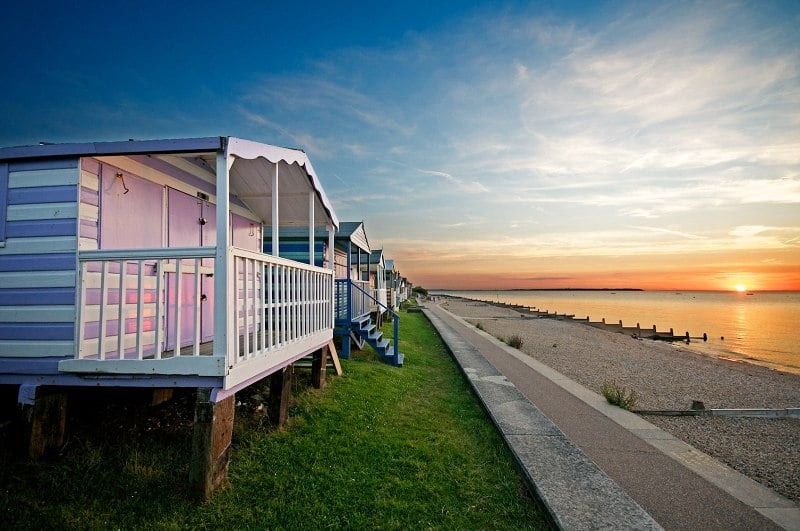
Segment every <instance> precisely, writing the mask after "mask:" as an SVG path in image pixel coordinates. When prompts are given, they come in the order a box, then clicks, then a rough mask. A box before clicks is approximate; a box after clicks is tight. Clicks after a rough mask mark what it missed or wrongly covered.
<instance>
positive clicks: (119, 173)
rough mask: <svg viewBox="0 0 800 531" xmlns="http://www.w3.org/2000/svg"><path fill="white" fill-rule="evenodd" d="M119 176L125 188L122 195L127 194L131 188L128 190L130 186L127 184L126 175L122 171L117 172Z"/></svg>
mask: <svg viewBox="0 0 800 531" xmlns="http://www.w3.org/2000/svg"><path fill="white" fill-rule="evenodd" d="M117 178H119V180H120V181H122V189H123V190H125V191H124V192H122V195H125V194H127V193H128V192H130V190H128V187H127V186H125V176H123V175H122V172H121V171H119V172H117Z"/></svg>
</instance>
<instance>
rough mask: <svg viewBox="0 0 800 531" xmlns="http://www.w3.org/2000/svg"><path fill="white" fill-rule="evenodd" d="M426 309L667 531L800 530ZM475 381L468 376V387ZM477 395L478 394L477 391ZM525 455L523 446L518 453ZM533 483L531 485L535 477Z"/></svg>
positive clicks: (572, 385) (697, 464)
mask: <svg viewBox="0 0 800 531" xmlns="http://www.w3.org/2000/svg"><path fill="white" fill-rule="evenodd" d="M425 312H426V315H428V317H429V318H430V319H431V321H432V322H433V323H434V325H435V326H436V327H437V328H438V329H439V332H440V334H441V335H442V336H443V338H445V340H446V342H447V343H448V346H450V348H451V350H454V346H455V350H461V351H471V352H473V353H475V352H477V353H479V354H480V355H481V356H482V357H483V358H485V360H486V361H488V362H489V363H490V364H491V365H492V366H494V368H496V370H497V371H498V372H499V374H501V375H502V376H503V377H505V378H503V380H505V379H507V380H508V381H509V382H511V384H513V385H514V386H515V387H516V389H518V390H519V392H521V393H522V395H524V396H525V397H526V398H527V399H528V400H529V401H530V403H531V404H532V405H533V409H534V410H538V411H540V412H541V413H543V414H544V416H546V417H547V419H549V420H550V421H552V422H553V423H554V424H555V425H556V426H557V427H558V429H559V430H560V431H561V432H563V434H564V435H566V438H567V439H568V440H569V441H570V442H571V443H572V444H574V445H575V446H576V447H578V448H579V449H580V451H581V452H582V453H583V454H585V455H586V456H588V458H589V459H591V461H593V462H594V464H596V465H597V467H598V468H599V469H600V470H601V471H602V472H604V473H605V475H607V476H608V477H609V478H611V480H613V483H615V484H616V485H618V486H619V487H621V489H622V490H623V491H624V493H626V494H627V496H629V497H630V498H631V499H632V500H634V501H635V503H636V504H638V505H639V506H641V507H642V508H643V509H644V510H645V511H646V512H647V513H649V515H650V516H652V517H653V519H655V521H656V522H658V524H660V525H661V526H663V527H664V528H665V529H692V530H696V529H725V530H730V529H781V528H783V529H800V508H798V507H797V506H796V505H795V504H794V503H792V502H791V501H790V500H787V499H785V498H783V497H781V496H779V495H777V494H775V493H774V492H773V491H771V490H769V489H767V488H765V487H763V486H762V485H760V484H758V483H756V482H755V481H752V480H750V479H749V478H747V477H745V476H743V475H742V474H739V473H738V472H735V471H734V470H732V469H730V468H729V467H727V466H725V465H723V464H721V463H719V462H718V461H716V460H715V459H713V458H711V457H709V456H707V455H706V454H703V453H702V452H700V451H698V450H696V449H695V448H693V447H691V446H689V445H687V444H686V443H683V442H682V441H679V440H677V439H675V438H674V437H673V436H672V435H670V434H668V433H666V432H664V431H662V430H660V429H659V428H657V427H655V426H654V425H652V424H650V423H649V422H646V421H645V420H643V419H642V418H641V417H639V416H637V415H634V414H632V413H629V412H627V411H624V410H621V409H619V408H617V407H615V406H611V405H609V404H607V403H606V401H605V399H603V398H602V397H600V396H599V395H597V394H596V393H593V392H592V391H589V390H588V389H586V388H584V387H583V386H581V385H579V384H577V383H576V382H574V381H572V380H569V379H568V378H566V377H565V376H563V375H561V374H560V373H557V372H556V371H554V370H552V369H550V368H549V367H546V366H545V365H543V364H541V363H539V362H537V361H536V360H534V359H533V358H531V357H530V356H527V355H525V354H522V353H520V352H519V351H517V350H515V349H512V348H511V347H508V346H507V345H505V344H503V343H501V342H500V341H498V340H497V339H495V338H493V337H492V336H490V335H488V334H486V333H484V332H482V331H479V330H477V329H476V328H474V327H473V326H471V325H469V324H468V323H466V322H465V321H463V320H462V319H460V318H458V317H456V316H454V315H452V314H450V313H449V312H447V311H446V310H444V309H442V308H440V307H438V305H435V304H429V305H428V307H427V309H426V310H425ZM448 338H449V340H448ZM455 354H456V352H455V351H454V355H455ZM458 358H459V357H458V356H457V355H456V359H458ZM462 369H465V367H464V365H463V363H462ZM469 371H474V369H472V368H467V369H465V372H467V375H468V376H469V375H470V374H469ZM491 378H492V377H489V379H491ZM501 378H502V377H501ZM474 380H475V379H474V378H471V381H472V383H473V387H475V381H474ZM476 391H477V392H478V393H479V395H480V394H481V391H480V389H476ZM482 400H484V404H485V405H487V409H489V407H488V404H486V401H485V399H484V398H482ZM489 400H491V397H490V398H489ZM534 416H535V415H534ZM495 420H496V419H495ZM501 432H504V437H505V439H506V441H507V442H508V444H509V445H511V446H512V451H514V453H515V455H516V456H517V459H518V460H520V453H519V450H520V448H519V447H518V448H513V445H514V444H517V445H518V446H519V444H520V440H519V439H518V438H515V437H513V436H512V437H509V436H508V435H507V434H506V433H505V430H504V429H502V428H501ZM530 450H531V448H523V449H522V452H523V453H524V452H526V451H527V452H530ZM531 479H532V481H533V482H534V483H535V482H536V477H532V478H531ZM598 523H599V522H598ZM602 526H603V524H601V527H602ZM565 527H569V526H565ZM580 527H583V526H582V525H581V526H580ZM591 527H595V526H591Z"/></svg>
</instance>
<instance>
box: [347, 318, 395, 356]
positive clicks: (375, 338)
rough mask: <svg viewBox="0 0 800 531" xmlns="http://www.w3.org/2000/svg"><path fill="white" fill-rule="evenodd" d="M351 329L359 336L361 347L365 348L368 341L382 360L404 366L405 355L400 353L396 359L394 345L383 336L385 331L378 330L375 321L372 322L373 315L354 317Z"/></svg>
mask: <svg viewBox="0 0 800 531" xmlns="http://www.w3.org/2000/svg"><path fill="white" fill-rule="evenodd" d="M351 330H352V331H353V333H354V335H355V336H356V337H357V344H358V343H360V346H359V349H360V348H363V346H364V343H368V344H369V346H371V347H372V349H373V350H374V351H375V352H377V353H378V356H380V358H381V360H383V361H385V362H386V363H389V364H390V365H394V366H396V367H402V366H403V355H402V354H400V353H398V355H397V359H395V355H394V345H392V344H391V341H389V340H388V339H386V338H385V337H383V332H381V331H380V330H378V328H377V327H376V326H375V323H373V322H372V317H370V316H369V315H365V316H363V317H361V318H358V319H353V321H352V326H351Z"/></svg>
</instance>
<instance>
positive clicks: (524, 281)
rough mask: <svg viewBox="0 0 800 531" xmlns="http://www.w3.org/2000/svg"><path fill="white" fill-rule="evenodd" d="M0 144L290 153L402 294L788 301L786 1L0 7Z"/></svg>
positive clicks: (792, 34)
mask: <svg viewBox="0 0 800 531" xmlns="http://www.w3.org/2000/svg"><path fill="white" fill-rule="evenodd" d="M3 12H4V19H5V24H4V29H3V31H2V32H0V72H2V73H3V75H2V76H1V77H0V146H13V145H28V144H35V143H37V142H40V141H48V142H75V141H104V140H126V139H128V138H136V139H155V138H186V137H199V136H226V135H230V136H237V137H241V138H247V139H250V140H255V141H259V142H264V143H268V144H275V145H281V146H288V147H296V148H302V149H304V150H305V151H306V153H307V154H308V156H309V158H310V159H311V161H312V164H313V165H314V168H315V170H316V171H317V173H318V174H319V177H320V180H321V182H322V184H323V187H324V188H325V191H326V194H327V195H328V197H329V198H330V200H331V201H332V203H333V205H334V208H335V210H336V213H337V216H338V217H339V219H340V220H343V221H351V220H363V221H364V222H365V226H366V229H367V234H368V237H369V239H370V243H371V245H372V246H373V248H377V247H383V248H384V251H385V255H386V256H387V257H388V258H392V259H394V260H395V263H396V265H397V267H398V269H399V270H400V272H401V273H402V274H403V275H404V276H406V277H407V278H408V279H409V280H410V281H412V282H413V283H414V284H416V285H422V286H425V287H427V288H445V289H473V288H477V289H503V288H566V287H573V288H585V287H601V288H602V287H605V288H643V289H670V290H671V289H684V290H688V289H714V290H716V289H720V290H729V289H734V288H735V287H736V286H739V285H741V286H744V287H746V289H747V290H767V289H794V290H799V289H800V32H798V30H797V28H799V27H800V2H797V1H784V2H772V1H768V0H764V1H757V2H723V1H713V0H711V1H704V2H651V1H646V0H640V1H633V2H624V1H613V2H557V1H552V2H469V1H448V0H441V1H436V2H430V1H426V2H422V1H409V2H304V1H293V2H235V1H231V2H206V1H199V0H198V1H193V2H161V3H155V2H153V3H136V4H134V3H131V2H115V1H106V2H81V1H76V2H41V1H35V0H32V1H30V2H14V3H12V4H11V5H9V6H6V7H4V9H3Z"/></svg>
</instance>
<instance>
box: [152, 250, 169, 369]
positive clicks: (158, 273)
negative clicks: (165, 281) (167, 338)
mask: <svg viewBox="0 0 800 531" xmlns="http://www.w3.org/2000/svg"><path fill="white" fill-rule="evenodd" d="M164 262H166V260H164V259H161V260H158V261H156V264H155V267H156V301H155V302H156V323H155V328H156V337H155V342H154V343H153V348H154V349H155V352H154V353H153V355H154V356H155V359H157V360H160V359H161V354H162V351H163V349H162V348H161V330H162V324H163V323H162V322H161V321H162V316H161V278H162V276H163V274H164V273H163V271H164ZM166 299H167V296H166V294H164V304H166Z"/></svg>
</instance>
